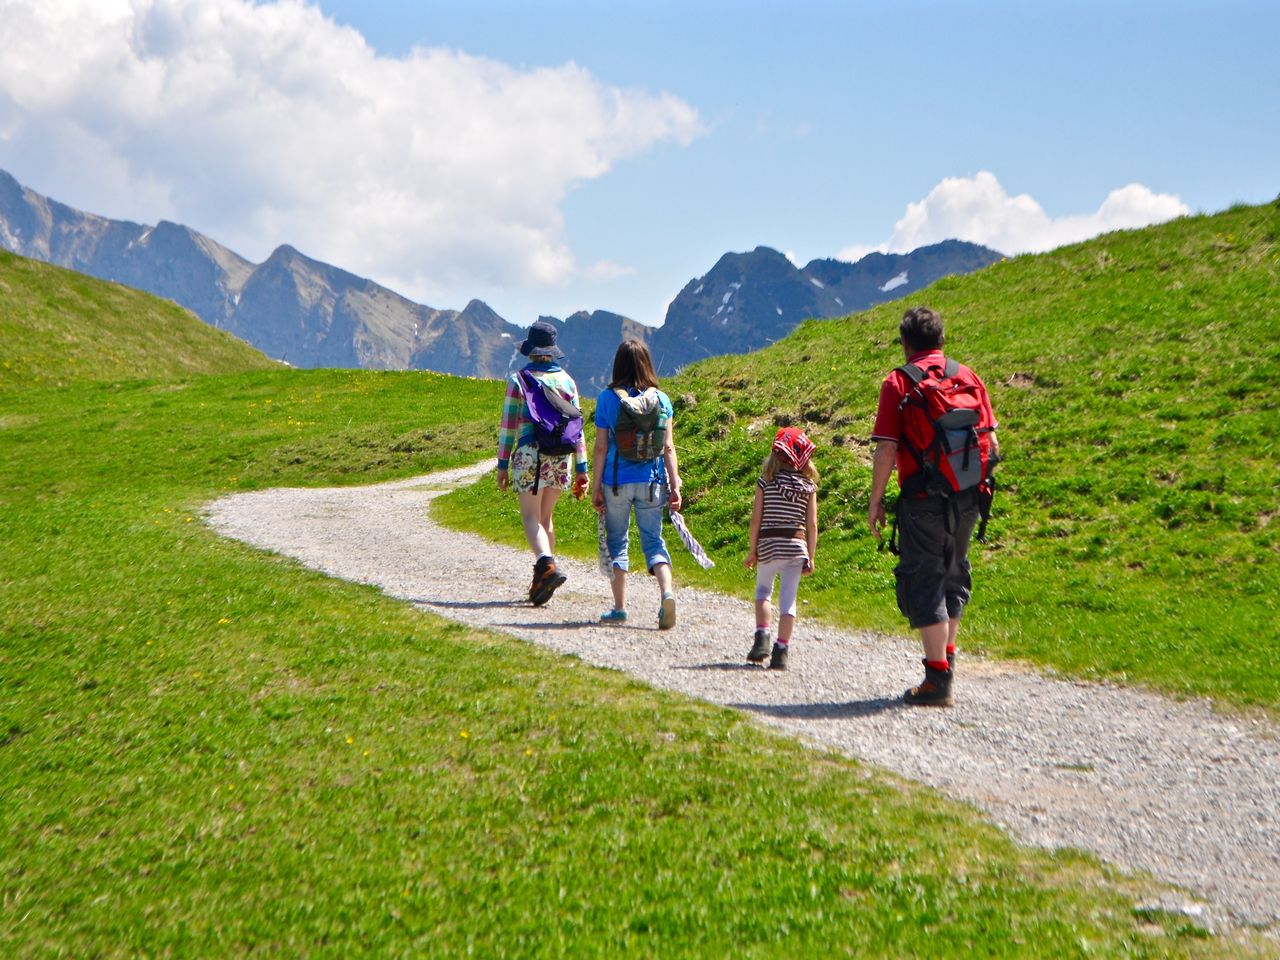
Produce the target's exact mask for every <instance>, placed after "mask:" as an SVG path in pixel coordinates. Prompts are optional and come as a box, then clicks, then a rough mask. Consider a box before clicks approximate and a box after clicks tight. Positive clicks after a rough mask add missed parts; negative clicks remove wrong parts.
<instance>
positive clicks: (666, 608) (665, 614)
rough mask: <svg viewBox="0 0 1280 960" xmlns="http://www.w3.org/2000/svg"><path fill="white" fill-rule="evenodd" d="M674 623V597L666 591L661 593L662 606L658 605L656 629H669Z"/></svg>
mask: <svg viewBox="0 0 1280 960" xmlns="http://www.w3.org/2000/svg"><path fill="white" fill-rule="evenodd" d="M675 625H676V598H675V597H673V596H672V595H671V593H670V591H668V592H667V593H664V594H663V595H662V606H660V607H658V629H659V630H670V629H671V628H672V627H674V626H675Z"/></svg>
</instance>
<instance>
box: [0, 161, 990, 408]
mask: <svg viewBox="0 0 1280 960" xmlns="http://www.w3.org/2000/svg"><path fill="white" fill-rule="evenodd" d="M0 247H4V248H6V249H8V250H11V251H12V252H14V253H17V254H20V255H22V256H25V257H30V258H32V259H36V260H43V261H46V262H49V263H54V264H57V265H58V266H63V267H68V268H70V269H72V270H77V271H80V272H81V273H85V274H88V275H90V276H94V277H98V278H101V279H104V280H112V281H115V282H117V283H121V284H125V285H126V286H131V287H136V288H138V289H141V290H145V291H147V292H149V293H153V294H156V295H158V296H161V297H166V298H168V299H170V300H173V301H175V302H176V303H178V304H180V305H182V306H184V307H186V308H187V309H189V310H191V311H192V312H193V313H195V314H196V315H197V316H198V317H200V318H201V319H202V320H204V321H205V322H206V323H208V324H211V325H212V326H215V327H218V328H221V329H224V330H228V331H230V332H231V333H233V334H235V335H236V336H238V337H240V338H241V339H243V340H245V341H247V342H248V343H250V344H252V345H253V346H255V347H257V348H258V349H259V350H261V351H263V352H264V353H266V354H267V355H268V356H270V357H274V358H276V359H280V360H284V361H287V362H288V363H290V364H293V365H294V366H299V367H364V368H368V369H381V370H436V371H439V372H441V373H451V374H456V375H460V376H475V377H502V376H505V374H506V373H507V371H508V369H509V368H510V365H511V361H512V355H513V353H514V350H515V347H516V345H518V344H519V343H520V341H521V340H522V339H523V337H524V331H525V329H526V327H525V326H521V325H516V324H513V323H511V322H509V321H507V320H506V319H504V318H503V317H501V316H499V315H498V314H497V313H496V312H494V311H493V310H492V309H491V308H490V307H489V306H488V305H487V304H485V303H484V302H482V301H480V300H472V301H471V302H470V303H468V304H467V305H466V306H465V307H463V309H461V310H452V309H437V308H435V307H429V306H425V305H423V304H419V303H415V302H413V301H412V300H409V299H408V298H406V297H403V296H401V295H400V294H398V293H396V292H395V291H393V290H390V289H388V288H386V287H384V286H381V285H380V284H377V283H375V282H373V281H372V280H368V279H366V278H363V277H358V276H356V275H355V274H352V273H349V272H347V271H346V270H342V269H340V268H338V267H335V266H332V265H330V264H327V263H323V262H321V261H319V260H313V259H311V258H310V257H307V256H305V255H304V254H302V253H300V252H299V251H298V250H296V249H294V248H293V247H291V246H288V245H283V246H280V247H277V248H276V249H275V250H274V251H273V252H272V253H271V255H270V256H269V257H267V259H266V260H265V261H263V262H262V263H260V264H255V263H252V262H251V261H249V260H247V259H245V258H244V257H242V256H240V255H239V254H237V253H235V252H234V251H232V250H229V249H228V248H226V247H224V246H222V245H221V244H219V243H217V242H216V241H214V240H212V239H210V238H209V237H206V236H204V235H203V234H200V233H198V232H196V231H195V230H192V229H191V228H189V227H185V226H183V225H181V224H177V223H171V222H169V221H161V222H160V223H158V224H156V225H154V226H148V225H145V224H140V223H133V222H131V221H125V220H111V219H107V218H105V217H100V216H97V215H95V214H92V213H86V212H84V211H81V210H77V209H74V208H72V207H69V206H67V205H65V204H63V203H59V202H58V201H56V200H51V199H49V198H48V197H44V196H42V195H40V194H38V193H36V192H35V191H33V190H30V189H28V188H26V187H24V186H22V184H20V183H19V182H18V181H17V180H15V179H14V178H13V177H12V176H11V175H9V174H8V173H5V172H4V171H2V170H0ZM1000 258H1001V255H1000V254H999V253H997V252H995V251H994V250H990V249H988V248H986V247H982V246H978V245H977V244H972V243H966V242H962V241H956V240H948V241H945V242H943V243H939V244H934V245H932V246H927V247H922V248H920V249H918V250H915V251H912V252H911V253H907V254H879V253H873V254H869V255H868V256H866V257H863V258H862V259H861V260H859V261H858V262H857V263H846V262H844V261H840V260H813V261H811V262H810V263H808V264H807V265H805V266H804V267H798V266H796V265H795V264H793V263H792V262H791V261H790V260H789V259H787V257H785V256H784V255H783V254H781V253H779V252H778V251H776V250H772V249H770V248H768V247H757V248H756V249H755V250H753V251H751V252H750V253H727V254H725V255H724V256H723V257H721V258H720V260H719V261H718V262H717V263H716V264H715V266H714V267H712V269H711V270H710V271H709V272H708V273H706V274H705V275H703V276H702V277H698V278H695V279H693V280H690V281H689V283H688V284H686V285H685V287H684V289H682V290H681V291H680V293H679V294H678V295H677V296H676V298H675V299H674V300H673V301H672V303H671V305H670V307H669V308H668V310H667V315H666V319H665V322H664V323H663V325H662V326H661V327H649V326H646V325H644V324H641V323H639V322H637V321H635V320H632V319H629V318H627V317H624V316H621V315H620V314H617V313H611V312H609V311H607V310H595V311H585V310H584V311H580V312H578V313H575V314H573V315H572V316H570V317H567V318H565V319H563V320H561V319H559V318H557V317H542V318H540V319H543V320H547V321H549V322H551V323H552V324H554V325H555V326H556V328H557V330H558V331H559V336H560V343H561V346H562V347H563V348H564V350H565V353H566V354H568V356H569V358H570V359H569V366H570V369H571V370H573V372H574V374H575V376H576V378H577V379H578V380H579V382H580V384H581V385H582V386H583V387H584V389H585V388H599V387H600V386H602V385H603V383H604V382H605V381H607V379H608V376H609V369H610V364H611V362H612V357H613V351H614V349H615V347H616V346H617V344H618V343H619V341H620V340H621V339H622V338H624V337H628V336H630V337H636V338H639V339H642V340H644V341H646V342H647V343H648V344H649V347H650V349H651V351H652V352H653V355H654V360H655V363H656V364H657V366H658V370H659V373H662V374H669V373H672V372H674V371H675V370H677V369H679V368H680V367H682V366H684V365H685V364H687V363H690V362H692V361H694V360H699V359H702V358H703V357H707V356H715V355H718V354H724V353H746V352H749V351H752V350H756V349H759V348H760V347H762V346H765V345H767V344H769V343H772V342H773V341H774V340H777V339H779V338H781V337H783V336H785V335H786V334H787V333H788V332H790V331H791V330H792V329H794V328H795V327H796V325H797V324H799V323H800V322H801V321H803V320H805V319H807V318H810V317H832V316H841V315H844V314H849V313H855V312H858V311H861V310H864V309H866V308H867V307H870V306H872V305H874V304H876V303H881V302H884V301H887V300H893V299H897V298H899V297H902V296H905V295H907V294H909V293H912V292H913V291H915V290H918V289H920V288H922V287H924V286H927V285H928V284H930V283H933V282H934V281H935V280H937V279H939V278H941V277H944V276H947V275H948V274H954V273H968V272H970V271H973V270H977V269H980V268H982V267H985V266H987V265H988V264H990V263H993V262H994V261H996V260H999V259H1000Z"/></svg>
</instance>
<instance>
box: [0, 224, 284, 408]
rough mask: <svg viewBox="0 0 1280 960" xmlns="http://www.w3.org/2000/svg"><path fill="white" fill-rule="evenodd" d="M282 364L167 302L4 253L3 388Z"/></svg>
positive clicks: (0, 279)
mask: <svg viewBox="0 0 1280 960" xmlns="http://www.w3.org/2000/svg"><path fill="white" fill-rule="evenodd" d="M277 366H278V364H275V363H273V362H272V361H270V360H268V359H267V358H266V357H265V356H263V355H262V354H261V353H259V352H258V351H257V350H255V349H253V348H252V347H250V346H249V345H248V344H246V343H244V342H243V341H241V340H238V339H236V338H235V337H233V336H231V335H230V334H228V333H224V332H223V331H220V330H215V329H214V328H213V327H210V326H209V325H208V324H206V323H204V322H203V321H201V320H200V319H199V318H198V317H196V316H195V315H194V314H192V313H189V312H188V311H186V310H184V309H182V308H181V307H179V306H178V305H177V304H174V303H172V302H170V301H168V300H161V299H159V298H158V297H153V296H151V295H150V294H148V293H143V292H141V291H139V290H133V289H131V288H129V287H122V286H120V285H119V284H115V283H106V282H105V281H102V280H96V279H94V278H93V277H88V276H85V275H84V274H81V273H76V272H74V271H71V270H64V269H62V268H61V267H55V266H51V265H50V264H47V263H40V262H39V261H36V260H28V259H26V258H24V257H19V256H17V255H15V254H12V253H9V252H8V251H7V250H0V390H5V389H14V388H18V387H30V386H56V385H59V384H65V383H71V382H74V381H78V380H114V379H126V378H128V379H131V378H144V377H177V376H183V375H189V374H199V373H230V372H234V371H239V370H256V369H268V368H271V367H277Z"/></svg>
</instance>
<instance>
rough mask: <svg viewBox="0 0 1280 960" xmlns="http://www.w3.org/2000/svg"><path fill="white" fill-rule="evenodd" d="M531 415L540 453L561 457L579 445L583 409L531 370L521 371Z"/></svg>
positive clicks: (523, 387)
mask: <svg viewBox="0 0 1280 960" xmlns="http://www.w3.org/2000/svg"><path fill="white" fill-rule="evenodd" d="M519 381H520V392H521V393H523V394H524V402H525V406H527V407H528V408H529V419H530V420H531V421H532V422H533V437H534V441H533V442H534V446H535V447H537V448H538V455H539V456H543V455H546V456H549V457H561V456H564V455H565V454H566V453H573V451H574V450H576V449H578V443H579V442H580V441H581V440H582V411H581V410H579V409H578V408H577V407H575V406H574V405H573V403H572V402H571V401H569V400H566V399H565V398H564V397H563V396H561V395H560V391H559V390H557V389H556V388H555V387H548V386H547V385H546V384H544V383H543V382H542V381H541V380H539V379H538V378H537V377H535V376H534V375H533V374H532V373H530V372H529V371H528V370H521V371H520V373H519Z"/></svg>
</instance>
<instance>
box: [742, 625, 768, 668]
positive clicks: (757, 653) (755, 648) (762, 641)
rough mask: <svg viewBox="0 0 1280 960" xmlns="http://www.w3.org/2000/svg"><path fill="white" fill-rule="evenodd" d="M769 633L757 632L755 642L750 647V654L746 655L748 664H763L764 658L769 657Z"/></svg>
mask: <svg viewBox="0 0 1280 960" xmlns="http://www.w3.org/2000/svg"><path fill="white" fill-rule="evenodd" d="M769 646H770V642H769V631H768V630H757V631H756V642H755V643H753V644H752V645H751V652H750V653H748V654H747V662H748V663H764V658H765V657H767V656H769Z"/></svg>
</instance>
